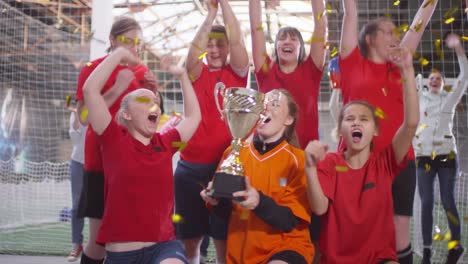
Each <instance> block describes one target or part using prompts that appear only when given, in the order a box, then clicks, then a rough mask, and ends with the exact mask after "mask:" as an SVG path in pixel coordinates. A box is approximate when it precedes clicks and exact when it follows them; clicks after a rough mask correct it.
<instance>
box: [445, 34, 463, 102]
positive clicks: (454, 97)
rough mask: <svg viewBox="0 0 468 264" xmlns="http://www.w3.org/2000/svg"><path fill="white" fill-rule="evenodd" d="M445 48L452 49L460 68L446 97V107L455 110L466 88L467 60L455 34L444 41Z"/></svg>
mask: <svg viewBox="0 0 468 264" xmlns="http://www.w3.org/2000/svg"><path fill="white" fill-rule="evenodd" d="M445 43H446V44H447V47H449V48H453V49H454V50H455V53H456V54H457V59H458V66H459V67H460V73H459V74H458V76H457V79H456V80H455V83H454V84H453V88H454V89H453V90H452V92H451V93H450V94H449V96H448V97H447V101H446V105H447V107H450V108H455V106H456V104H457V103H458V101H460V98H461V97H462V96H463V93H464V92H465V91H466V87H467V86H468V79H467V78H468V59H467V58H466V53H465V49H463V46H462V45H461V41H460V36H458V35H456V34H453V33H452V34H449V35H448V36H447V38H446V40H445Z"/></svg>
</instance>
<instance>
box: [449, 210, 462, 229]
mask: <svg viewBox="0 0 468 264" xmlns="http://www.w3.org/2000/svg"><path fill="white" fill-rule="evenodd" d="M447 218H448V219H449V221H450V222H452V224H454V225H457V226H458V225H460V221H458V218H457V217H456V216H454V215H453V214H452V212H447Z"/></svg>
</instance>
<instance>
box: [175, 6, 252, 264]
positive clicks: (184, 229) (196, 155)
mask: <svg viewBox="0 0 468 264" xmlns="http://www.w3.org/2000/svg"><path fill="white" fill-rule="evenodd" d="M205 2H206V4H207V6H208V13H207V15H206V18H205V21H204V22H203V24H202V25H201V26H200V27H199V29H198V32H197V34H196V36H195V38H194V39H193V41H192V43H191V46H190V48H189V53H188V55H187V63H186V69H187V71H188V73H189V77H190V79H191V81H192V85H193V88H194V90H195V93H196V94H197V98H198V101H199V102H200V108H201V112H202V117H203V118H202V121H201V123H200V126H199V127H198V129H197V131H196V132H195V134H194V135H193V137H192V139H191V140H190V141H189V142H188V143H187V146H186V148H185V149H184V150H183V151H182V152H181V154H180V161H179V162H178V164H177V168H176V171H175V173H174V178H175V190H176V193H175V195H176V196H175V202H176V213H177V214H178V215H180V216H181V217H182V219H185V220H186V221H180V222H179V223H177V225H176V231H177V238H178V239H181V240H182V241H183V243H184V245H185V249H186V253H187V258H188V259H189V262H190V263H192V264H199V263H200V260H199V258H200V245H201V242H202V238H203V237H204V236H205V235H210V236H211V237H212V238H213V241H214V245H215V248H216V259H217V261H218V263H223V262H224V255H225V240H226V230H227V223H226V222H225V221H223V220H222V219H219V218H217V217H216V216H214V215H212V214H209V212H208V210H207V209H206V207H205V203H204V202H203V200H202V199H201V197H200V191H201V190H202V189H203V188H204V186H206V185H207V184H208V182H209V180H210V179H211V177H213V174H214V172H215V169H216V166H217V164H218V162H219V159H220V158H221V156H222V155H223V151H224V150H225V149H226V148H227V147H228V146H229V144H230V143H231V139H232V137H231V135H230V133H229V130H228V128H227V126H226V123H225V122H224V121H223V120H221V118H220V114H219V112H218V109H217V107H216V104H215V100H214V99H215V95H214V88H215V85H216V83H218V82H222V83H224V84H225V86H226V87H228V88H229V87H245V86H246V84H247V74H248V72H249V58H248V55H247V50H246V48H245V45H244V40H243V35H242V31H241V28H240V25H239V22H238V21H237V18H236V16H235V14H234V12H233V10H232V8H231V6H230V5H229V1H228V0H208V1H205ZM218 7H219V8H221V10H222V15H223V16H222V17H223V20H224V24H225V26H222V25H213V22H214V21H215V18H216V16H217V13H218ZM228 56H229V61H228ZM203 59H206V64H205V63H204V61H203ZM218 99H221V100H222V98H221V97H219V98H218Z"/></svg>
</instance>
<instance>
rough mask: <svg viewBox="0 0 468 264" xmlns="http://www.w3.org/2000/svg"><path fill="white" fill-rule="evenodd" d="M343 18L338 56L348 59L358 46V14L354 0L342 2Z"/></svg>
mask: <svg viewBox="0 0 468 264" xmlns="http://www.w3.org/2000/svg"><path fill="white" fill-rule="evenodd" d="M343 7H344V16H343V24H342V26H341V41H340V56H341V57H342V58H346V57H348V55H349V54H351V52H352V51H353V50H354V48H356V46H357V45H358V14H357V7H356V0H343Z"/></svg>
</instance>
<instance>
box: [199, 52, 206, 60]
mask: <svg viewBox="0 0 468 264" xmlns="http://www.w3.org/2000/svg"><path fill="white" fill-rule="evenodd" d="M206 54H208V52H207V51H205V52H203V53H202V54H200V56H198V59H199V60H201V59H203V58H204V57H205V56H206Z"/></svg>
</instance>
